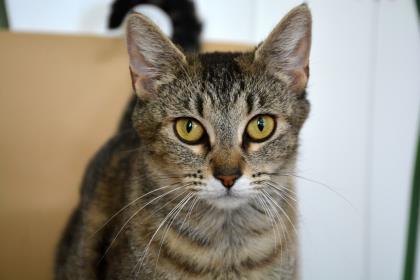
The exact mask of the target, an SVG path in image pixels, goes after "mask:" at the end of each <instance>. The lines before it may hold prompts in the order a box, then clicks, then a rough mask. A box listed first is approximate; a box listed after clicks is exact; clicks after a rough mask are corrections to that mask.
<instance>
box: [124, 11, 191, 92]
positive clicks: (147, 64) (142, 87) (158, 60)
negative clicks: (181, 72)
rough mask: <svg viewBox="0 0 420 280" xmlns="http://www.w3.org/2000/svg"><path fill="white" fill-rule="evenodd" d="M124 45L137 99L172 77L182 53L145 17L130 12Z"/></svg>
mask: <svg viewBox="0 0 420 280" xmlns="http://www.w3.org/2000/svg"><path fill="white" fill-rule="evenodd" d="M126 36H127V48H128V55H129V60H130V72H131V79H132V84H133V89H134V90H135V92H136V94H137V95H138V96H139V97H140V98H150V97H153V96H154V95H156V94H157V90H158V88H159V85H161V84H165V83H168V82H170V81H171V80H173V79H175V78H176V77H175V73H176V71H177V69H179V67H183V64H186V58H185V55H184V54H183V53H182V52H181V51H180V50H179V49H178V48H177V47H176V46H175V45H174V44H173V43H172V42H171V40H170V39H169V38H168V37H166V36H165V35H164V34H163V33H162V31H160V29H159V27H157V26H156V25H155V24H154V23H153V22H152V21H151V20H149V19H148V18H147V17H145V16H143V15H141V14H138V13H133V14H131V15H130V16H129V18H128V20H127V35H126Z"/></svg>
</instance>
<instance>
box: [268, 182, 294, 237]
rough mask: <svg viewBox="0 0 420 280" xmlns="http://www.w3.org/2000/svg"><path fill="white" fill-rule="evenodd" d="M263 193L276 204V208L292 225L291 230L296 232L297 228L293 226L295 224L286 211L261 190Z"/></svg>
mask: <svg viewBox="0 0 420 280" xmlns="http://www.w3.org/2000/svg"><path fill="white" fill-rule="evenodd" d="M262 192H263V193H265V194H266V195H267V197H268V199H269V200H271V201H272V202H273V204H274V205H275V206H277V208H278V209H279V210H280V211H281V212H282V213H283V215H284V216H286V219H287V220H288V221H289V223H290V225H291V226H292V227H293V230H294V231H295V233H296V234H297V229H296V227H295V225H294V224H293V222H292V220H291V219H290V217H289V215H288V214H287V213H286V211H284V209H283V207H281V206H280V205H279V204H278V203H277V201H276V200H275V199H274V198H273V197H272V196H271V195H270V194H269V193H268V192H267V191H265V190H262Z"/></svg>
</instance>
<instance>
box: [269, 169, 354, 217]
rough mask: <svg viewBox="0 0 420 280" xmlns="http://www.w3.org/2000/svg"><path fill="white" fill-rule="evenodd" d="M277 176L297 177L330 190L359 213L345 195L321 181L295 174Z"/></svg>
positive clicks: (278, 174)
mask: <svg viewBox="0 0 420 280" xmlns="http://www.w3.org/2000/svg"><path fill="white" fill-rule="evenodd" d="M276 175H277V176H291V177H295V178H298V179H302V180H305V181H307V182H310V183H314V184H317V185H320V186H323V187H325V188H327V189H328V190H330V191H331V192H333V193H335V194H336V195H337V196H339V197H340V198H341V199H343V200H344V201H345V202H346V203H347V204H348V205H349V206H350V207H352V208H353V210H355V211H357V210H356V208H355V207H354V205H353V204H352V203H351V202H350V200H348V199H347V198H346V197H345V196H344V195H343V194H341V193H340V192H338V191H336V190H335V189H334V188H333V187H331V186H329V185H327V184H324V183H322V182H319V181H316V180H313V179H310V178H306V177H303V176H300V175H297V174H294V173H282V174H280V173H277V174H276Z"/></svg>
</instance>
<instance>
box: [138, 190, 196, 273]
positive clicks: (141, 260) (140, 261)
mask: <svg viewBox="0 0 420 280" xmlns="http://www.w3.org/2000/svg"><path fill="white" fill-rule="evenodd" d="M190 194H191V193H190ZM187 197H188V195H187V196H185V197H184V198H183V199H182V200H181V201H180V202H179V203H178V204H177V205H176V206H175V207H174V208H173V209H172V210H171V211H170V212H169V213H168V214H167V215H166V217H165V218H164V219H163V221H162V222H161V223H160V224H159V226H158V228H157V229H156V231H155V232H154V234H153V235H152V237H151V238H150V241H149V242H148V244H147V245H146V248H145V250H144V253H143V256H142V257H141V258H140V259H139V261H138V262H137V263H136V265H135V266H134V268H133V271H134V270H135V269H136V267H137V266H139V268H138V269H139V270H140V269H141V267H142V266H143V262H144V260H145V259H146V256H147V253H148V251H149V247H150V244H152V241H153V239H154V238H155V236H156V234H157V233H158V231H159V229H160V228H161V227H162V226H163V225H164V224H165V222H166V221H167V220H168V218H170V217H171V216H172V214H173V213H174V212H175V211H176V209H177V208H178V207H179V206H180V205H181V204H182V203H183V202H184V200H185V199H186V198H187Z"/></svg>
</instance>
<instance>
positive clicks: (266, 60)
mask: <svg viewBox="0 0 420 280" xmlns="http://www.w3.org/2000/svg"><path fill="white" fill-rule="evenodd" d="M310 45H311V15H310V11H309V9H308V7H307V6H306V5H301V6H298V7H297V8H295V9H293V10H292V11H291V12H289V14H288V15H287V16H286V17H285V18H284V19H283V20H282V21H281V22H280V23H279V24H278V25H277V26H276V27H275V28H274V30H273V31H272V32H271V34H270V35H269V36H268V37H267V39H266V40H265V41H264V42H263V43H261V44H260V45H259V46H258V47H257V48H256V49H255V50H254V51H252V52H249V53H210V54H195V55H186V54H184V53H183V52H182V51H181V50H180V49H179V48H177V47H176V46H175V45H174V44H173V43H172V42H171V41H170V40H169V39H168V38H167V37H166V36H165V35H164V34H162V32H161V31H160V30H159V28H158V27H156V26H155V25H154V24H153V23H152V22H151V21H150V20H148V19H147V18H146V17H144V16H142V15H140V14H132V15H131V16H130V17H129V19H128V25H127V46H128V51H129V58H130V70H131V76H132V83H133V88H134V90H135V92H136V94H137V96H138V98H139V102H138V105H137V107H136V109H135V111H134V115H133V123H134V125H135V127H136V129H137V131H138V133H139V135H140V138H141V142H142V147H143V148H142V160H143V161H144V166H145V168H146V169H147V172H148V175H147V176H149V178H151V179H152V180H153V181H154V182H155V183H156V185H157V186H156V187H161V186H162V185H165V184H166V185H169V184H170V183H172V184H173V186H176V187H180V188H181V189H182V190H189V191H191V192H192V193H194V194H195V195H197V197H199V198H201V199H203V200H205V201H207V202H208V203H210V204H211V205H214V206H216V207H218V208H235V207H239V206H240V205H243V204H244V203H247V201H250V199H251V198H253V197H255V196H256V195H257V194H258V193H259V192H262V191H263V190H264V189H269V188H271V187H273V184H274V183H273V182H274V181H275V180H273V178H274V177H275V176H277V175H278V174H279V172H289V171H290V169H291V168H293V166H294V162H295V157H296V152H297V146H298V134H299V131H300V128H301V127H302V124H303V122H304V121H305V119H306V117H307V115H308V112H309V103H308V101H307V100H306V97H305V88H306V84H307V80H308V77H309V66H308V63H309V52H310ZM274 187H275V186H274Z"/></svg>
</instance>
